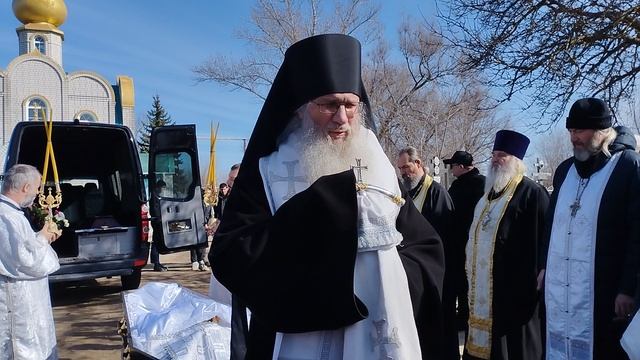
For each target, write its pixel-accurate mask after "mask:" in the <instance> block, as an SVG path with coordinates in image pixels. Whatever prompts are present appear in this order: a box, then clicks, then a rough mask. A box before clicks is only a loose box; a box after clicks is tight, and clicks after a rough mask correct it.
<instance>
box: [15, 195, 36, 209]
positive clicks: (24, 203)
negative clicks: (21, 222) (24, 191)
mask: <svg viewBox="0 0 640 360" xmlns="http://www.w3.org/2000/svg"><path fill="white" fill-rule="evenodd" d="M36 197H38V194H35V195H33V196H29V197H27V198H25V199H24V200H23V201H22V202H21V203H20V204H18V205H20V207H22V208H27V207H30V206H31V205H32V204H33V202H34V201H35V199H36Z"/></svg>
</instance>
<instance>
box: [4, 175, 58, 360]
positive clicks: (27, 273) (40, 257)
mask: <svg viewBox="0 0 640 360" xmlns="http://www.w3.org/2000/svg"><path fill="white" fill-rule="evenodd" d="M40 179H41V177H40V173H39V172H38V170H37V169H36V168H35V167H33V166H30V165H22V164H17V165H15V166H13V167H11V168H10V169H9V170H8V171H7V172H6V173H5V175H4V181H3V183H2V194H0V359H1V360H9V359H15V360H18V359H20V360H22V359H24V360H44V359H57V351H56V334H55V328H54V325H53V313H52V310H51V299H50V297H49V281H48V275H49V274H51V273H52V272H54V271H56V270H58V269H59V268H60V264H59V263H58V256H57V255H56V253H55V251H54V250H53V248H51V245H50V243H51V242H53V241H55V240H56V239H57V235H56V234H54V233H52V232H50V231H48V230H47V228H46V225H45V227H44V228H43V229H42V230H41V231H39V232H37V233H36V232H34V231H33V230H32V229H31V225H30V224H29V221H28V220H27V218H26V217H25V216H24V214H23V212H22V210H21V208H25V207H28V206H31V204H32V203H33V200H34V199H35V197H36V195H37V192H38V186H39V184H40Z"/></svg>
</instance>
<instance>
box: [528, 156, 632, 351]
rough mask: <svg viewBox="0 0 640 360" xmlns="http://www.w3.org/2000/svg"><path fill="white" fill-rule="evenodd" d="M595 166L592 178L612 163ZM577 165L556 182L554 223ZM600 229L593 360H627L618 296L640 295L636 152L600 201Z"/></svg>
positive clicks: (623, 161)
mask: <svg viewBox="0 0 640 360" xmlns="http://www.w3.org/2000/svg"><path fill="white" fill-rule="evenodd" d="M592 160H595V162H594V164H593V167H594V169H592V170H590V171H587V174H586V175H587V176H588V175H590V174H591V173H592V172H593V171H596V170H599V169H600V168H602V167H603V166H604V162H606V161H607V160H606V158H605V157H604V155H602V154H600V155H598V156H597V158H595V159H592ZM573 163H574V158H570V159H567V160H565V161H564V162H563V163H561V164H560V165H559V166H558V168H557V169H556V173H555V176H554V179H553V187H554V189H555V190H554V192H553V194H552V196H551V203H550V206H549V213H550V218H552V217H553V213H554V212H555V208H556V201H557V197H558V191H559V190H560V187H561V186H562V183H563V182H564V180H565V178H566V176H567V173H568V171H569V169H570V168H571V165H573ZM587 170H589V169H587ZM579 173H580V171H579ZM565 205H566V206H569V204H565ZM550 224H551V222H550ZM550 228H551V226H549V229H548V231H549V232H550ZM597 229H598V230H597V234H596V253H595V270H594V276H595V281H594V285H595V294H594V317H593V320H594V324H593V326H594V329H593V330H594V349H593V352H594V359H626V358H627V356H626V354H625V353H624V350H622V347H621V346H620V337H621V336H622V333H623V332H624V330H625V329H626V327H627V325H628V322H627V321H625V320H619V319H616V314H615V298H616V296H617V295H618V294H619V293H622V294H626V295H629V296H631V297H633V296H634V295H636V294H637V292H638V291H639V290H640V289H638V272H639V271H640V155H638V154H637V153H636V152H634V151H631V150H624V151H623V152H622V154H621V157H620V159H619V160H618V163H617V164H616V167H615V168H614V169H613V172H612V173H611V176H610V177H609V181H608V182H607V185H606V187H605V189H604V192H603V193H602V200H601V201H600V209H599V210H598V224H597ZM547 246H548V237H547V243H546V245H545V252H544V257H543V258H542V259H541V260H542V262H543V264H544V263H546V255H547V252H546V247H547ZM637 305H638V304H636V306H637Z"/></svg>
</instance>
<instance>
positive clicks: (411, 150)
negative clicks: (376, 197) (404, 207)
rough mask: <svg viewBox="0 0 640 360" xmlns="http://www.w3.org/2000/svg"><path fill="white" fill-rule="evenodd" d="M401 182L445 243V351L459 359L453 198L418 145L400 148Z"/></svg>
mask: <svg viewBox="0 0 640 360" xmlns="http://www.w3.org/2000/svg"><path fill="white" fill-rule="evenodd" d="M396 166H397V167H398V170H399V171H400V175H401V179H400V180H401V183H402V185H403V186H404V187H405V189H406V190H407V192H408V194H409V196H411V199H412V200H413V204H414V205H415V206H416V208H417V209H418V210H419V211H420V213H421V214H422V216H424V218H425V219H427V221H429V223H430V224H431V225H433V228H434V229H436V231H437V232H438V235H440V239H442V245H443V247H444V258H445V272H444V285H443V286H444V288H443V291H442V309H443V317H444V329H443V331H444V335H443V338H444V344H443V346H444V353H445V358H446V359H459V358H460V350H459V344H458V332H457V328H456V288H457V280H456V279H458V278H459V277H460V275H459V274H460V272H464V265H462V264H463V263H461V262H460V261H461V259H462V258H463V257H464V247H460V246H457V245H456V243H455V242H454V238H453V237H452V234H453V231H454V229H453V228H452V226H451V225H452V220H453V211H454V210H453V202H452V201H451V197H450V196H449V194H448V193H447V190H445V188H444V187H443V186H442V185H440V183H439V182H437V181H434V179H433V177H431V176H430V175H429V174H427V169H426V167H425V165H424V161H423V159H422V157H421V156H420V154H419V153H418V149H416V148H415V147H413V146H408V147H405V148H403V149H401V150H400V152H399V153H398V160H397V163H396Z"/></svg>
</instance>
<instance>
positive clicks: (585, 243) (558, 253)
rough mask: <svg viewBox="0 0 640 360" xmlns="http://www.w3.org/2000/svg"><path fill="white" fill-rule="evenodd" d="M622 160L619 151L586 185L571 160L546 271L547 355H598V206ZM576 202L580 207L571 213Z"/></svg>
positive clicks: (584, 359) (583, 358)
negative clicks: (595, 327) (595, 328)
mask: <svg viewBox="0 0 640 360" xmlns="http://www.w3.org/2000/svg"><path fill="white" fill-rule="evenodd" d="M618 159H620V153H617V154H614V155H613V157H612V158H611V159H610V160H609V161H608V162H607V164H606V165H605V166H604V167H603V168H602V169H600V170H598V171H597V172H595V173H594V174H592V175H591V177H590V179H589V180H588V183H586V185H582V186H579V183H580V176H578V173H577V171H576V168H575V165H572V166H571V168H570V169H569V172H568V173H567V177H566V178H565V180H564V182H563V183H562V186H561V187H560V189H558V191H559V193H558V200H557V202H556V209H555V213H554V214H553V226H552V228H551V239H550V241H549V252H548V255H547V267H546V272H545V304H546V309H547V344H546V347H547V359H554V360H555V359H580V360H588V359H591V358H592V356H593V307H594V286H595V285H594V281H593V280H594V268H595V252H596V234H597V233H598V227H597V225H598V210H599V209H600V201H601V199H602V194H603V193H604V189H605V187H606V186H607V182H608V181H609V177H610V176H611V173H612V172H613V169H614V168H615V166H616V164H617V163H618ZM578 200H579V201H578ZM576 203H579V205H580V206H579V207H578V210H577V212H575V214H574V215H572V204H576ZM573 207H574V208H575V206H573Z"/></svg>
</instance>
